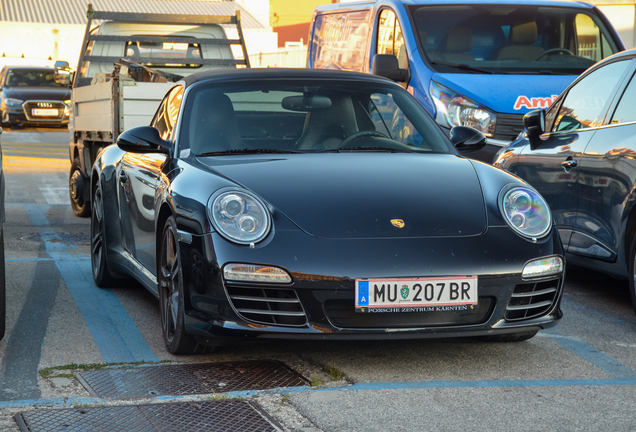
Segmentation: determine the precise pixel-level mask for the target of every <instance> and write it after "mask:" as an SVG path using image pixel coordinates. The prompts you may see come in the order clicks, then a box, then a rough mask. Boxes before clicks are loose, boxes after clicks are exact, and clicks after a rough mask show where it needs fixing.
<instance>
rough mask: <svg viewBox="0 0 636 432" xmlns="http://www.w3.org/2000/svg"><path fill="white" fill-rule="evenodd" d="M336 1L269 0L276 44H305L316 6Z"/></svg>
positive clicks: (281, 45) (280, 45)
mask: <svg viewBox="0 0 636 432" xmlns="http://www.w3.org/2000/svg"><path fill="white" fill-rule="evenodd" d="M327 3H338V1H337V0H270V11H271V16H270V24H271V25H272V27H273V28H274V31H275V32H277V33H278V46H279V47H284V46H285V42H298V41H300V39H302V40H303V43H304V44H305V45H306V44H307V37H308V36H309V25H310V24H311V16H312V14H313V12H314V9H315V8H316V6H319V5H323V4H327Z"/></svg>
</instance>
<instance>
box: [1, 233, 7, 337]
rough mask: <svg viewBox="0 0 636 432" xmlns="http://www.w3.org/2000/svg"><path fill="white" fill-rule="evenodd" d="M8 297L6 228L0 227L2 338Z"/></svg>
mask: <svg viewBox="0 0 636 432" xmlns="http://www.w3.org/2000/svg"><path fill="white" fill-rule="evenodd" d="M0 223H1V222H0ZM6 298H7V297H6V285H5V277H4V228H2V227H0V340H2V338H3V337H4V331H5V326H6V324H5V323H6V317H7V307H6Z"/></svg>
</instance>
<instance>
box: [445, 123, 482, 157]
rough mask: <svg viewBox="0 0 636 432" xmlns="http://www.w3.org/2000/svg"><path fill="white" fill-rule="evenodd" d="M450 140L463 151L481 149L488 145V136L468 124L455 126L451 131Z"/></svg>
mask: <svg viewBox="0 0 636 432" xmlns="http://www.w3.org/2000/svg"><path fill="white" fill-rule="evenodd" d="M450 140H451V143H453V145H454V146H455V148H456V149H457V150H459V151H461V152H471V151H475V150H480V149H482V148H484V147H485V146H486V136H485V135H484V134H483V133H481V132H479V131H478V130H477V129H473V128H471V127H468V126H455V127H454V128H452V129H451V131H450Z"/></svg>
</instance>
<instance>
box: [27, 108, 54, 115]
mask: <svg viewBox="0 0 636 432" xmlns="http://www.w3.org/2000/svg"><path fill="white" fill-rule="evenodd" d="M59 114H60V112H59V111H58V109H57V108H33V109H32V110H31V115H32V116H33V117H57V116H58V115H59Z"/></svg>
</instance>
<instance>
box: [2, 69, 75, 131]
mask: <svg viewBox="0 0 636 432" xmlns="http://www.w3.org/2000/svg"><path fill="white" fill-rule="evenodd" d="M54 74H55V69H53V68H52V67H42V66H5V67H4V68H3V69H2V71H1V72H0V99H1V101H2V102H1V103H2V104H1V105H0V119H1V120H2V125H6V126H22V125H33V126H66V125H67V124H68V119H69V109H70V104H71V91H70V89H69V88H68V87H67V86H64V85H61V84H57V83H56V82H55V75H54Z"/></svg>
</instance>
